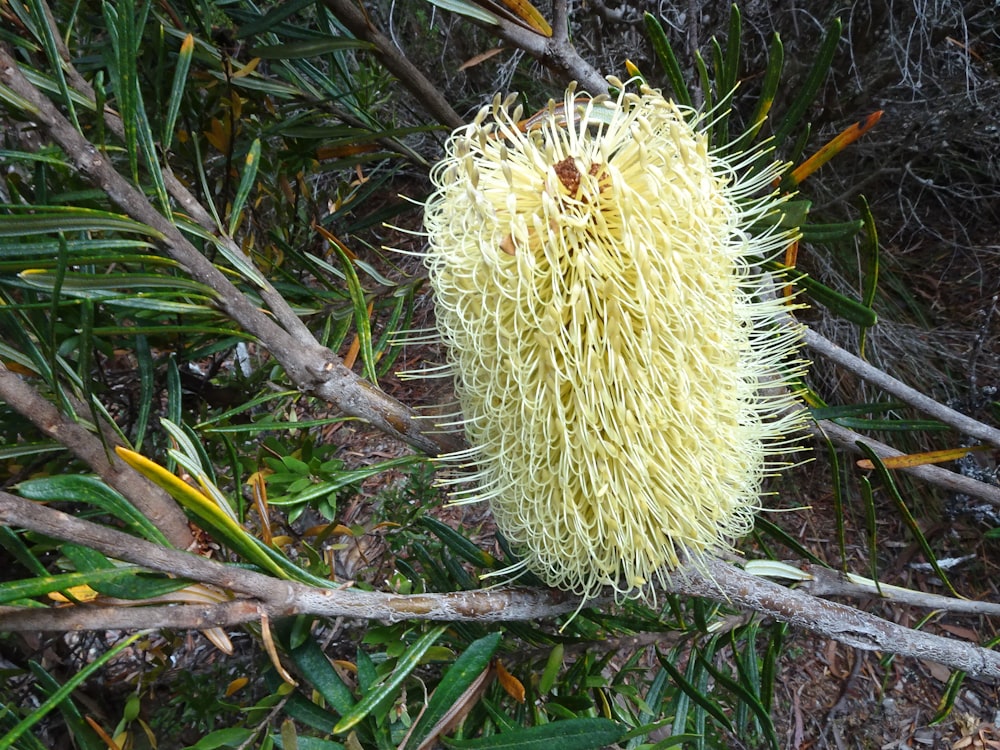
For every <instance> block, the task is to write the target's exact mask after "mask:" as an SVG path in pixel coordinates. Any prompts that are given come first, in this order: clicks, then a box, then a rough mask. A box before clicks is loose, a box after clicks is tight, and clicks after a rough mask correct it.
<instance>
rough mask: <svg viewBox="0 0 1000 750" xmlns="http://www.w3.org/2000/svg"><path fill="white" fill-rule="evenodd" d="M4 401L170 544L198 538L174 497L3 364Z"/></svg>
mask: <svg viewBox="0 0 1000 750" xmlns="http://www.w3.org/2000/svg"><path fill="white" fill-rule="evenodd" d="M0 399H2V400H4V401H6V402H7V403H8V404H9V405H10V407H11V408H12V409H14V410H15V411H17V412H18V413H20V414H21V415H22V416H24V417H25V418H26V419H28V420H30V421H31V423H32V424H33V425H35V427H37V428H38V429H39V430H40V431H41V432H42V433H44V434H45V435H48V436H49V437H50V438H52V439H54V440H58V441H59V442H60V443H62V444H63V445H64V446H65V447H66V448H67V450H69V451H70V452H71V453H72V454H73V455H74V456H76V457H77V458H79V459H80V460H81V461H83V462H84V463H86V464H87V465H88V466H89V467H90V468H91V469H93V471H94V472H95V473H96V474H97V475H99V476H100V477H101V479H103V480H104V481H105V482H107V483H108V485H110V486H111V487H114V488H115V489H116V490H118V492H120V493H121V494H123V495H124V496H125V497H127V498H128V499H129V500H131V501H132V503H134V504H135V506H136V507H137V508H138V509H139V510H140V511H142V513H143V514H144V515H145V516H146V518H148V519H149V520H150V521H151V522H152V523H153V524H154V525H155V526H156V528H158V529H159V530H160V531H162V532H163V535H164V536H165V537H167V539H169V540H170V543H171V544H172V545H174V546H175V547H178V548H179V549H187V548H188V547H189V546H190V545H191V543H192V541H194V538H193V537H192V535H191V529H190V528H189V527H188V521H187V516H185V515H184V511H183V510H181V508H180V506H179V505H177V503H176V502H175V501H174V499H173V498H172V497H170V495H168V494H167V493H166V492H164V491H163V490H161V489H160V488H159V487H157V486H156V485H155V484H153V483H152V482H150V481H149V480H147V479H146V478H145V477H143V476H142V475H141V474H137V473H136V472H135V471H133V470H132V469H131V468H129V467H128V466H127V465H125V463H123V462H122V460H121V459H119V458H118V456H116V455H115V454H114V453H113V452H111V451H109V450H106V449H105V447H104V444H103V443H102V442H101V440H100V438H98V437H97V436H96V435H94V434H93V433H92V432H90V431H88V430H87V429H86V428H84V427H83V426H82V425H79V424H77V423H76V422H74V421H72V420H71V419H69V418H68V417H66V416H65V415H63V414H60V413H59V411H58V410H57V409H56V408H55V407H54V406H53V405H52V404H51V403H49V402H48V401H47V400H46V399H45V398H44V397H42V395H41V394H40V393H38V391H36V390H35V389H34V388H32V387H31V386H30V385H29V384H28V383H27V382H26V381H24V380H22V379H21V377H20V376H19V375H17V374H15V373H13V372H11V371H10V370H8V369H7V368H6V367H5V366H4V364H3V363H2V362H0Z"/></svg>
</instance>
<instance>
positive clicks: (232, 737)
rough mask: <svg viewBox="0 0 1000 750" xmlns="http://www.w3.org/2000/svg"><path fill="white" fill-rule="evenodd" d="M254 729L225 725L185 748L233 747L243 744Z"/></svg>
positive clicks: (217, 749)
mask: <svg viewBox="0 0 1000 750" xmlns="http://www.w3.org/2000/svg"><path fill="white" fill-rule="evenodd" d="M255 731H256V730H254V729H247V728H245V727H226V728H225V729H216V730H215V731H214V732H209V733H208V734H206V735H205V736H204V737H202V738H201V739H200V740H198V741H197V742H196V743H195V744H193V745H189V746H188V747H187V748H185V750H220V748H234V747H237V746H242V745H245V743H246V741H247V740H249V739H250V738H251V737H253V735H254V733H255Z"/></svg>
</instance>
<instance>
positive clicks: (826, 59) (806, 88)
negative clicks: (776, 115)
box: [774, 18, 841, 148]
mask: <svg viewBox="0 0 1000 750" xmlns="http://www.w3.org/2000/svg"><path fill="white" fill-rule="evenodd" d="M840 29H841V23H840V19H839V18H838V19H836V20H834V22H833V24H831V26H830V30H829V31H828V32H827V34H826V36H825V37H824V39H823V41H822V43H821V44H820V46H819V49H818V50H817V51H816V57H815V60H814V62H813V65H812V68H810V69H809V75H808V76H806V80H805V83H803V84H802V86H801V87H800V88H799V90H798V96H796V97H795V100H794V101H793V102H792V104H791V106H790V107H789V108H788V112H787V113H786V114H785V117H784V118H783V119H782V121H781V124H780V125H779V126H778V127H777V129H776V130H775V131H774V146H775V148H780V147H781V145H782V144H783V143H784V142H785V139H786V138H788V136H789V135H790V134H791V132H792V131H793V130H794V129H795V128H796V126H797V125H798V124H799V121H800V120H801V119H802V117H803V116H804V115H805V113H806V110H808V109H809V105H810V104H812V102H813V100H814V99H815V98H816V94H817V93H818V92H819V89H820V86H822V85H823V81H825V80H826V77H827V75H828V74H829V72H830V65H831V64H832V63H833V56H834V54H835V53H836V51H837V44H838V43H839V42H840Z"/></svg>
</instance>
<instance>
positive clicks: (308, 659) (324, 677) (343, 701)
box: [291, 638, 356, 716]
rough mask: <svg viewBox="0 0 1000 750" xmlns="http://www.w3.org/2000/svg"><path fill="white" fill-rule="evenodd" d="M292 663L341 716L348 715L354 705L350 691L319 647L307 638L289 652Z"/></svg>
mask: <svg viewBox="0 0 1000 750" xmlns="http://www.w3.org/2000/svg"><path fill="white" fill-rule="evenodd" d="M291 657H292V661H294V662H295V666H297V667H298V668H299V671H300V672H301V673H302V676H303V677H305V678H306V680H308V682H309V684H310V685H311V686H312V688H313V689H314V690H316V691H318V692H319V694H320V695H321V696H323V699H324V700H325V701H326V702H327V703H328V704H329V705H330V706H331V707H332V708H333V710H334V711H336V712H337V713H338V714H340V715H341V716H344V715H345V714H347V713H350V711H351V709H353V708H354V706H355V705H356V701H355V700H354V696H353V695H351V691H350V689H349V688H348V687H347V686H346V685H345V684H344V682H343V680H341V679H340V675H338V674H337V670H335V669H334V668H333V665H332V664H330V660H329V659H327V658H326V654H324V653H323V651H322V650H321V649H320V647H319V645H318V644H317V643H316V642H315V641H313V640H311V639H309V638H307V639H306V640H305V641H304V642H303V643H302V645H300V646H298V647H297V648H294V649H292V651H291Z"/></svg>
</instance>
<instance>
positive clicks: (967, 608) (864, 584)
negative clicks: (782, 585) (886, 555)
mask: <svg viewBox="0 0 1000 750" xmlns="http://www.w3.org/2000/svg"><path fill="white" fill-rule="evenodd" d="M801 569H802V570H803V572H805V573H808V574H809V576H810V578H809V579H808V580H805V581H803V582H802V583H800V584H798V589H799V590H800V591H806V592H808V593H810V594H812V595H813V596H850V597H875V598H878V599H882V600H884V601H887V602H889V603H891V604H906V605H908V606H912V607H922V608H924V609H937V610H941V611H942V612H952V613H955V614H963V615H987V616H989V617H1000V603H998V602H980V601H973V600H971V599H955V598H954V597H951V596H941V595H940V594H931V593H928V592H926V591H914V590H913V589H906V588H902V587H900V586H890V585H888V584H885V583H882V584H880V585H879V586H876V585H875V583H874V582H873V581H870V580H868V579H866V578H860V576H850V577H848V576H845V575H844V574H843V573H841V572H840V571H837V570H832V569H831V568H825V567H823V566H822V565H812V564H810V565H803V566H801Z"/></svg>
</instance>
